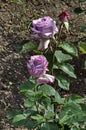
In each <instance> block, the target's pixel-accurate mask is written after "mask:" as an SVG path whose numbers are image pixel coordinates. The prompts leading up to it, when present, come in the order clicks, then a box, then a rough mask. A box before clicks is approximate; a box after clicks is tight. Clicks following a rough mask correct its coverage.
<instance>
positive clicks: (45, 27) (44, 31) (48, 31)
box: [31, 16, 58, 50]
mask: <svg viewBox="0 0 86 130" xmlns="http://www.w3.org/2000/svg"><path fill="white" fill-rule="evenodd" d="M32 26H33V27H32V31H33V32H34V34H33V35H31V37H32V39H39V40H40V44H39V47H38V49H39V50H43V49H46V48H47V47H48V44H49V42H50V41H49V39H50V38H53V37H54V35H55V34H56V33H57V32H58V28H57V26H56V22H55V21H53V19H52V18H50V17H49V16H45V17H43V18H39V19H36V20H33V22H32ZM47 40H48V41H47ZM40 46H41V47H40Z"/></svg>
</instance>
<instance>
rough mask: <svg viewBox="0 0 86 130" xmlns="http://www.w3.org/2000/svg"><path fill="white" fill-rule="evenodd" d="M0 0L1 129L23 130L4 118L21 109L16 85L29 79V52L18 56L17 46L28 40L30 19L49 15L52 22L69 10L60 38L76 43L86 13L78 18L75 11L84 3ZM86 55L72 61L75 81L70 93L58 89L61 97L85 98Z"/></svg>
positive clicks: (60, 0)
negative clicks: (66, 29)
mask: <svg viewBox="0 0 86 130" xmlns="http://www.w3.org/2000/svg"><path fill="white" fill-rule="evenodd" d="M10 1H11V0H0V130H24V128H14V127H13V126H12V125H11V123H10V122H9V121H8V120H7V119H6V114H7V113H8V111H9V110H12V109H15V108H20V107H22V95H21V94H20V93H19V92H18V86H19V85H20V84H21V83H22V82H24V81H26V80H27V79H28V77H29V74H28V72H27V68H26V62H27V59H28V58H29V56H30V53H29V52H24V53H23V54H19V53H18V44H19V43H20V42H21V41H22V40H23V39H28V36H29V30H28V25H29V24H30V22H31V21H32V20H33V19H36V18H39V17H42V16H45V15H49V16H50V17H52V18H53V19H55V20H56V19H57V16H58V14H59V13H60V12H62V11H63V10H65V9H66V10H69V15H70V33H68V34H67V35H66V36H65V35H64V36H63V37H62V38H63V39H66V40H69V41H70V42H73V43H74V44H75V45H77V44H78V42H77V41H78V39H80V38H82V37H85V38H86V32H85V31H80V27H81V26H82V25H83V24H86V12H83V13H81V14H80V15H77V14H75V13H74V11H73V10H74V8H76V7H81V8H82V9H86V2H82V4H80V3H78V0H26V1H25V2H23V4H22V2H21V0H20V1H18V0H17V2H10ZM85 59H86V55H82V54H81V53H80V55H79V57H78V58H74V60H73V64H74V66H75V72H76V75H77V79H76V80H72V81H71V85H70V91H63V90H61V89H59V88H58V91H59V92H60V93H61V94H62V95H66V94H69V93H77V94H80V95H82V96H84V97H85V96H86V71H85V70H84V69H83V64H84V60H85Z"/></svg>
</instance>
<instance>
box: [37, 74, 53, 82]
mask: <svg viewBox="0 0 86 130" xmlns="http://www.w3.org/2000/svg"><path fill="white" fill-rule="evenodd" d="M54 80H55V77H54V76H52V75H49V74H44V75H43V76H41V77H39V78H38V79H37V82H38V83H53V82H54Z"/></svg>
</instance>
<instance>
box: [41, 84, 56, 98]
mask: <svg viewBox="0 0 86 130" xmlns="http://www.w3.org/2000/svg"><path fill="white" fill-rule="evenodd" d="M38 90H40V91H42V92H43V93H44V94H45V95H47V96H54V95H55V89H54V88H53V87H52V86H50V85H47V84H44V85H41V86H40V87H39V88H38Z"/></svg>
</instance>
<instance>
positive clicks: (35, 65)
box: [27, 55, 48, 78]
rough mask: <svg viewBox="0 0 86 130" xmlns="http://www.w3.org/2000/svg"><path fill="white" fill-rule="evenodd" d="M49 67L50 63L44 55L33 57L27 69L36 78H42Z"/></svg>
mask: <svg viewBox="0 0 86 130" xmlns="http://www.w3.org/2000/svg"><path fill="white" fill-rule="evenodd" d="M47 66H48V61H47V59H46V58H45V57H44V56H43V55H34V56H31V58H30V60H29V61H28V62H27V68H28V71H29V73H30V74H31V75H32V76H33V77H35V78H38V77H41V76H42V75H44V74H45V73H46V71H47V70H48V69H47Z"/></svg>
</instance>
